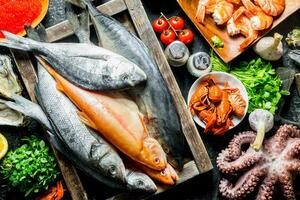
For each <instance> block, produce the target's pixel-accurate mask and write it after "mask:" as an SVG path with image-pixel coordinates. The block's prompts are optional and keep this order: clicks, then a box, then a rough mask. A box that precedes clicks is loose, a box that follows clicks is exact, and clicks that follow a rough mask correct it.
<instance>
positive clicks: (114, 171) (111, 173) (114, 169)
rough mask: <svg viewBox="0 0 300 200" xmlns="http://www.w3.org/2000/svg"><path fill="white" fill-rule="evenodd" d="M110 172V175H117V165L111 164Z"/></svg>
mask: <svg viewBox="0 0 300 200" xmlns="http://www.w3.org/2000/svg"><path fill="white" fill-rule="evenodd" d="M108 173H109V174H110V175H116V173H117V172H116V167H115V166H110V167H109V169H108Z"/></svg>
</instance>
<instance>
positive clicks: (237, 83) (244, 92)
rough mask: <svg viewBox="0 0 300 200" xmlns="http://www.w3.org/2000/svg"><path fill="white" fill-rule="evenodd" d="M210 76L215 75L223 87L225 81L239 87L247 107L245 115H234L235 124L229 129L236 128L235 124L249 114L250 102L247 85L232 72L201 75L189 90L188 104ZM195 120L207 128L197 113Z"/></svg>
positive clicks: (229, 84)
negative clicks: (200, 85) (201, 84)
mask: <svg viewBox="0 0 300 200" xmlns="http://www.w3.org/2000/svg"><path fill="white" fill-rule="evenodd" d="M208 76H213V77H214V78H215V79H216V81H217V82H218V85H219V86H220V88H223V87H224V85H225V83H228V86H229V87H232V88H238V89H239V90H240V93H241V95H242V97H243V98H244V100H245V101H246V108H245V113H244V115H243V117H237V116H235V115H233V116H232V122H233V124H234V126H231V127H229V130H230V129H232V128H234V127H235V126H237V125H238V124H239V123H240V122H241V121H243V119H244V117H245V116H246V114H247V110H248V104H249V100H248V93H247V90H246V88H245V86H244V85H243V83H242V82H241V81H240V80H238V79H237V78H236V77H234V76H233V75H231V74H228V73H226V72H210V73H207V74H205V75H203V76H200V77H199V78H198V79H197V80H196V81H195V82H194V83H193V85H192V87H191V88H190V90H189V94H188V99H187V104H188V105H189V103H190V99H191V97H192V95H193V94H194V92H195V91H196V89H197V88H198V86H199V84H200V83H201V82H202V81H203V80H205V79H206V78H207V77H208ZM194 121H195V122H196V123H197V124H198V125H199V126H201V127H202V128H205V124H204V123H203V122H202V121H201V120H200V119H199V117H198V116H197V115H195V116H194Z"/></svg>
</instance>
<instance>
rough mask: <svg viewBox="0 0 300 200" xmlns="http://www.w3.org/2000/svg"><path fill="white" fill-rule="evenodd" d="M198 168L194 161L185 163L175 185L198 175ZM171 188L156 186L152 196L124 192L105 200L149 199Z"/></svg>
mask: <svg viewBox="0 0 300 200" xmlns="http://www.w3.org/2000/svg"><path fill="white" fill-rule="evenodd" d="M198 173H199V172H198V168H197V166H196V163H195V161H190V162H188V163H186V164H185V165H184V166H183V169H182V171H181V172H179V173H178V176H179V177H180V179H179V181H178V182H177V183H176V184H177V185H178V184H180V183H183V182H185V181H187V180H189V179H191V178H193V177H194V176H195V174H198ZM170 188H172V186H167V185H162V184H157V192H156V193H155V194H153V195H147V194H141V195H138V194H137V193H136V192H126V193H121V194H118V195H115V196H113V197H111V198H108V199H106V200H131V199H151V197H153V196H155V195H157V194H159V193H162V192H164V191H166V190H168V189H170Z"/></svg>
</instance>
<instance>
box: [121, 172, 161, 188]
mask: <svg viewBox="0 0 300 200" xmlns="http://www.w3.org/2000/svg"><path fill="white" fill-rule="evenodd" d="M126 181H127V187H128V189H130V190H140V191H144V192H148V193H154V192H156V191H157V187H156V185H155V183H154V182H153V181H152V180H151V178H150V177H149V176H147V175H146V174H143V173H141V172H136V171H129V170H128V173H127V176H126Z"/></svg>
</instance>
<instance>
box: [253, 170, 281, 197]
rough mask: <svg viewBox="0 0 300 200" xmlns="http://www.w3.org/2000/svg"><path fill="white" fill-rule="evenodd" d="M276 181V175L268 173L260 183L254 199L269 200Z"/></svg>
mask: <svg viewBox="0 0 300 200" xmlns="http://www.w3.org/2000/svg"><path fill="white" fill-rule="evenodd" d="M276 181H277V176H276V175H275V174H269V175H268V176H267V177H266V178H265V179H264V180H263V182H262V183H261V186H260V189H259V191H258V194H257V196H256V200H271V199H272V198H273V192H274V187H275V184H276Z"/></svg>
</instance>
